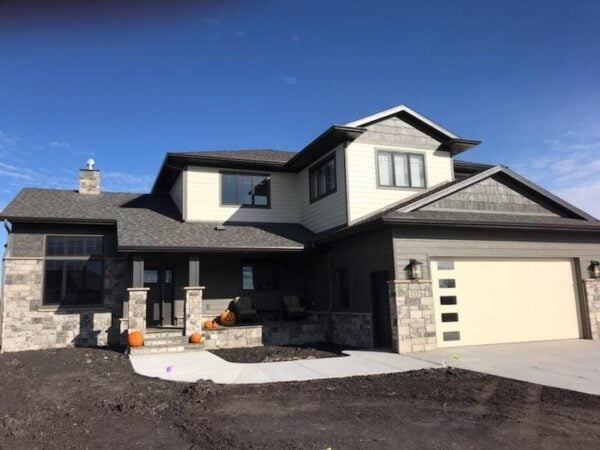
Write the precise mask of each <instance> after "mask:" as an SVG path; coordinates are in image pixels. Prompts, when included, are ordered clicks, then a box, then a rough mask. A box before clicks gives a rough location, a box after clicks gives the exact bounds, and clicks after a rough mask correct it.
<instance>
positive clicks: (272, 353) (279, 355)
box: [210, 343, 346, 363]
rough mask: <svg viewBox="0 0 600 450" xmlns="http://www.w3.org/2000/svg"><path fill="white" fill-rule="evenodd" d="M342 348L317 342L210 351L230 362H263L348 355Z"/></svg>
mask: <svg viewBox="0 0 600 450" xmlns="http://www.w3.org/2000/svg"><path fill="white" fill-rule="evenodd" d="M342 350H344V348H343V347H340V346H337V345H334V344H325V343H317V344H306V345H299V346H292V345H289V346H287V345H286V346H280V345H265V346H263V347H248V348H224V349H219V350H210V352H211V353H214V354H215V355H217V356H220V357H221V358H223V359H224V360H225V361H229V362H235V363H261V362H277V361H295V360H298V359H318V358H335V357H337V356H346V355H344V354H343V353H342Z"/></svg>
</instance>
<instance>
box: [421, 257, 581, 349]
mask: <svg viewBox="0 0 600 450" xmlns="http://www.w3.org/2000/svg"><path fill="white" fill-rule="evenodd" d="M431 276H432V281H433V295H434V311H435V323H436V336H437V345H438V347H456V346H464V345H484V344H499V343H511V342H530V341H544V340H554V339H577V338H580V337H581V328H582V327H581V319H580V318H581V315H580V312H579V304H578V294H577V284H576V280H577V277H576V276H575V266H574V261H573V260H570V259H535V260H534V259H493V258H489V259H460V258H458V259H452V258H439V259H431Z"/></svg>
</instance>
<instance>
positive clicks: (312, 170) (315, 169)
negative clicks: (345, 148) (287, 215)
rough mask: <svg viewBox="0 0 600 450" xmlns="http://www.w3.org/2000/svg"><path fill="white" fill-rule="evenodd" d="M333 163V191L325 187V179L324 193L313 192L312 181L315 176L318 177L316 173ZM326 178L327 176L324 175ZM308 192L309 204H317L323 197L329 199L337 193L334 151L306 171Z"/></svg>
mask: <svg viewBox="0 0 600 450" xmlns="http://www.w3.org/2000/svg"><path fill="white" fill-rule="evenodd" d="M331 161H333V189H328V187H327V178H325V192H323V193H321V194H319V193H318V192H316V193H315V192H314V189H313V179H314V177H315V176H318V173H319V171H320V170H321V169H323V168H324V167H325V166H326V165H327V164H328V163H330V162H331ZM325 177H327V174H325ZM317 184H318V183H317ZM308 192H309V195H308V196H309V199H310V203H314V202H317V201H319V200H321V199H323V198H325V197H329V196H330V195H332V194H335V193H336V192H337V158H336V155H335V151H333V152H331V153H330V154H329V155H327V156H325V157H324V158H323V159H321V160H320V161H319V162H317V163H316V164H314V165H313V166H312V167H311V168H310V169H309V170H308Z"/></svg>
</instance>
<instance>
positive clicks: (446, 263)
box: [437, 259, 454, 270]
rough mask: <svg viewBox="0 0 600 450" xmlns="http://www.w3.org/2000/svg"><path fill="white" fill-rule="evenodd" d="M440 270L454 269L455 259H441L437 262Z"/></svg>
mask: <svg viewBox="0 0 600 450" xmlns="http://www.w3.org/2000/svg"><path fill="white" fill-rule="evenodd" d="M437 268H438V270H454V261H452V260H449V259H441V260H439V261H438V262H437Z"/></svg>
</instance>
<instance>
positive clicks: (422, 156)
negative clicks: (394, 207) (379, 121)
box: [375, 150, 427, 190]
mask: <svg viewBox="0 0 600 450" xmlns="http://www.w3.org/2000/svg"><path fill="white" fill-rule="evenodd" d="M380 154H389V155H391V164H392V167H391V168H392V184H382V183H381V170H380V169H379V155H380ZM394 155H401V156H405V157H406V163H407V170H408V185H398V184H396V164H394ZM411 157H418V158H420V159H421V160H422V161H423V186H414V185H413V177H412V168H411V166H410V159H411ZM375 168H376V171H377V188H378V189H414V190H423V189H427V164H426V158H425V153H417V152H404V151H398V150H377V151H376V152H375Z"/></svg>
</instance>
